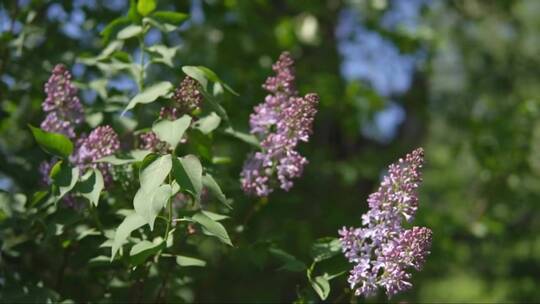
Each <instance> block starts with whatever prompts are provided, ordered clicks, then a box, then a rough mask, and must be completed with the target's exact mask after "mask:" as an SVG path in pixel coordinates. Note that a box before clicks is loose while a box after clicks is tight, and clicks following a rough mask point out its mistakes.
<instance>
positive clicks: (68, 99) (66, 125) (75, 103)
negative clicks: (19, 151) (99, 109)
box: [41, 64, 83, 138]
mask: <svg viewBox="0 0 540 304" xmlns="http://www.w3.org/2000/svg"><path fill="white" fill-rule="evenodd" d="M45 93H46V94H47V98H46V99H45V100H44V102H43V103H42V107H43V111H45V112H47V113H48V114H47V117H45V120H43V122H42V123H41V128H42V129H43V130H45V131H49V132H56V133H61V134H64V135H66V136H67V137H69V138H75V127H76V126H77V125H79V124H81V123H82V121H83V108H82V105H81V102H80V101H79V98H78V97H77V88H76V87H75V86H74V85H73V84H72V83H71V73H70V72H69V71H68V70H67V69H66V67H65V66H64V65H62V64H58V65H56V66H55V67H54V69H53V71H52V75H51V77H50V78H49V80H48V81H47V83H46V84H45Z"/></svg>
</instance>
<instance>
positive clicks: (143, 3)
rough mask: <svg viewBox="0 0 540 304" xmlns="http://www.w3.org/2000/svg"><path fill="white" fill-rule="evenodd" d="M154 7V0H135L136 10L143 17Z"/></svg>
mask: <svg viewBox="0 0 540 304" xmlns="http://www.w3.org/2000/svg"><path fill="white" fill-rule="evenodd" d="M155 9H156V0H139V1H138V2H137V11H138V12H139V14H141V15H142V16H143V17H144V16H147V15H148V14H150V13H151V12H153V11H154V10H155Z"/></svg>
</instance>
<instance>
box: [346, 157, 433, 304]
mask: <svg viewBox="0 0 540 304" xmlns="http://www.w3.org/2000/svg"><path fill="white" fill-rule="evenodd" d="M423 163H424V151H423V149H422V148H419V149H416V150H414V151H413V152H412V153H410V154H407V156H406V157H405V159H399V161H398V162H397V163H394V164H392V165H390V166H389V168H388V174H387V175H386V176H385V177H384V178H383V181H382V183H381V185H380V187H379V189H378V191H377V192H375V193H372V194H371V195H370V196H369V198H368V204H369V211H368V212H367V213H365V214H364V215H362V225H363V226H364V227H362V228H345V227H344V228H343V229H341V230H340V231H339V234H340V236H341V238H340V240H341V244H342V249H343V252H344V254H345V257H346V258H347V259H348V260H349V262H351V263H353V264H354V267H353V269H352V270H351V272H350V275H349V279H348V281H349V284H350V285H351V288H352V289H353V290H355V294H356V295H364V296H369V295H373V294H374V293H376V291H377V288H378V287H382V288H384V289H385V290H386V294H387V295H388V297H391V296H393V295H395V294H397V293H399V292H401V291H404V290H406V289H408V288H410V287H411V286H412V284H411V282H410V279H411V274H410V273H408V272H407V271H408V269H409V268H411V267H412V268H415V269H416V270H420V269H421V267H422V265H423V264H424V262H425V259H426V256H427V255H428V254H429V248H430V247H431V238H432V232H431V230H430V229H428V228H425V227H412V228H410V229H405V228H404V227H403V226H402V222H403V220H405V221H407V222H411V221H412V220H413V218H414V216H415V213H416V210H417V209H418V194H417V188H418V187H419V185H420V183H421V181H422V177H421V172H420V170H421V169H422V165H423Z"/></svg>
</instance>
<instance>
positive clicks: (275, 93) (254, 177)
mask: <svg viewBox="0 0 540 304" xmlns="http://www.w3.org/2000/svg"><path fill="white" fill-rule="evenodd" d="M293 64H294V61H293V59H292V58H291V56H290V54H289V53H287V52H284V53H282V54H281V56H280V57H279V59H278V61H277V62H276V63H275V64H274V65H273V66H272V69H273V70H274V72H276V76H274V77H268V78H267V79H266V82H265V84H264V85H263V88H264V89H265V90H266V91H268V92H269V94H268V95H267V96H266V98H265V101H264V102H263V103H262V104H259V105H258V106H256V107H255V109H254V112H253V113H252V114H251V116H250V120H249V122H250V127H251V133H252V134H254V135H255V136H257V137H258V138H259V139H260V140H261V144H260V146H261V151H258V152H255V153H254V154H252V155H251V156H249V158H248V159H247V160H246V162H245V164H244V168H243V171H242V173H241V183H242V188H243V190H244V192H246V193H248V194H251V195H255V196H259V197H265V196H268V195H269V194H270V193H272V191H273V184H274V183H275V182H276V181H275V178H276V177H277V182H279V185H280V187H281V189H283V190H285V191H288V190H289V189H291V188H292V186H293V181H292V180H293V179H295V178H298V177H300V176H301V175H302V172H303V169H304V166H305V165H306V164H307V163H308V161H307V159H306V158H305V157H303V156H302V155H300V153H299V152H298V151H297V146H298V143H299V142H301V141H303V142H307V141H308V140H309V135H310V134H311V132H312V126H313V120H314V118H315V114H316V113H317V108H316V106H317V104H318V103H319V97H318V95H317V94H314V93H310V94H307V95H305V96H303V97H300V96H298V92H297V91H296V86H295V83H294V81H295V73H294V68H293Z"/></svg>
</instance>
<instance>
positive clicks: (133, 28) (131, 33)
mask: <svg viewBox="0 0 540 304" xmlns="http://www.w3.org/2000/svg"><path fill="white" fill-rule="evenodd" d="M142 31H143V28H142V26H140V25H134V24H132V25H129V26H126V27H125V28H123V29H122V30H121V31H119V32H118V34H117V35H116V38H118V39H120V40H126V39H129V38H133V37H136V36H137V35H139V34H141V33H142Z"/></svg>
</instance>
